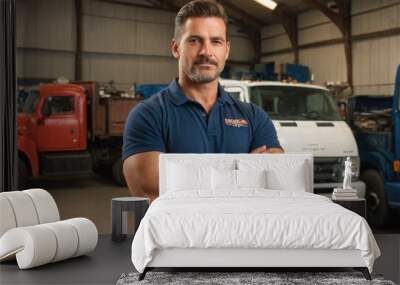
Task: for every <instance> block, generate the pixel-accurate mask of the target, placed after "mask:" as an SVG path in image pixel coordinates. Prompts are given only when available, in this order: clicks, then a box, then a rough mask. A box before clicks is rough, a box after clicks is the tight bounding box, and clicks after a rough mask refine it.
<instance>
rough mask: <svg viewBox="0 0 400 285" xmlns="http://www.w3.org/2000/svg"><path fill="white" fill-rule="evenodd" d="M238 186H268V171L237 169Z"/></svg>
mask: <svg viewBox="0 0 400 285" xmlns="http://www.w3.org/2000/svg"><path fill="white" fill-rule="evenodd" d="M236 177H237V178H236V180H237V188H267V187H268V184H267V171H266V170H265V169H263V170H236Z"/></svg>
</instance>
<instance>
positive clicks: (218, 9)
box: [174, 0, 228, 41]
mask: <svg viewBox="0 0 400 285" xmlns="http://www.w3.org/2000/svg"><path fill="white" fill-rule="evenodd" d="M192 17H217V18H221V19H222V20H223V21H224V23H225V26H226V38H228V16H227V15H226V13H225V9H224V7H222V5H221V4H219V3H217V2H216V1H215V0H193V1H190V2H189V3H187V4H186V5H184V6H183V7H182V8H181V9H180V10H179V12H178V14H177V15H176V17H175V33H174V37H175V39H176V40H177V41H179V40H180V38H181V35H182V29H183V25H184V24H185V22H186V21H187V19H189V18H192Z"/></svg>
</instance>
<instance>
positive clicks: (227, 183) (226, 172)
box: [211, 168, 237, 190]
mask: <svg viewBox="0 0 400 285" xmlns="http://www.w3.org/2000/svg"><path fill="white" fill-rule="evenodd" d="M211 173H212V189H213V190H221V189H224V190H236V188H237V187H236V170H232V169H215V168H212V171H211Z"/></svg>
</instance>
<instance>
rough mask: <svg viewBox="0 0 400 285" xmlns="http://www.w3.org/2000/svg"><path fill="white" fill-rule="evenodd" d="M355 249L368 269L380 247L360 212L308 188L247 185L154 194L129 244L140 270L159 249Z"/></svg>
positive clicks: (137, 267) (370, 267) (378, 253)
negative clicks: (217, 191) (213, 191)
mask: <svg viewBox="0 0 400 285" xmlns="http://www.w3.org/2000/svg"><path fill="white" fill-rule="evenodd" d="M174 248H179V249H185V248H186V249H229V248H230V249H332V250H342V249H344V250H359V251H360V252H361V257H362V259H363V260H364V261H365V266H366V267H368V269H369V270H370V272H371V271H372V267H373V263H374V260H375V259H376V258H377V257H379V255H380V251H379V248H378V246H377V244H376V241H375V239H374V237H373V235H372V232H371V229H370V227H369V226H368V223H367V222H366V221H365V219H364V218H362V217H361V216H359V215H357V214H355V213H353V212H351V211H349V210H347V209H345V208H343V207H341V206H340V205H337V204H335V203H333V202H332V201H331V200H330V199H328V198H326V197H323V196H319V195H315V194H312V193H307V192H299V191H283V190H266V189H246V190H241V191H233V192H229V190H227V191H221V194H220V196H216V195H215V194H213V195H210V196H207V195H199V193H198V191H185V192H180V193H176V192H171V193H166V194H164V195H162V196H160V197H159V198H157V199H156V200H155V201H154V202H153V203H152V204H151V206H150V208H149V210H148V212H147V213H146V215H145V217H144V218H143V220H142V221H141V223H140V226H139V228H138V230H137V232H136V235H135V237H134V239H133V243H132V262H133V264H134V266H135V268H136V269H137V270H138V271H139V272H143V270H144V268H145V267H146V266H147V265H148V264H149V262H151V261H152V259H153V257H154V253H155V251H156V250H163V249H174Z"/></svg>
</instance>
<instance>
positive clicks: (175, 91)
mask: <svg viewBox="0 0 400 285" xmlns="http://www.w3.org/2000/svg"><path fill="white" fill-rule="evenodd" d="M168 91H169V94H170V95H171V100H172V102H173V103H174V104H175V105H178V106H179V105H183V104H185V103H186V102H188V101H189V98H188V97H186V96H185V94H184V93H183V91H182V89H181V87H179V85H178V82H177V79H175V80H173V81H172V82H171V83H170V84H169V86H168ZM217 100H218V101H220V102H221V103H228V104H233V103H234V102H233V99H232V97H231V96H229V95H228V93H227V92H226V91H225V89H224V87H222V85H221V84H219V82H218V95H217Z"/></svg>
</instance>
